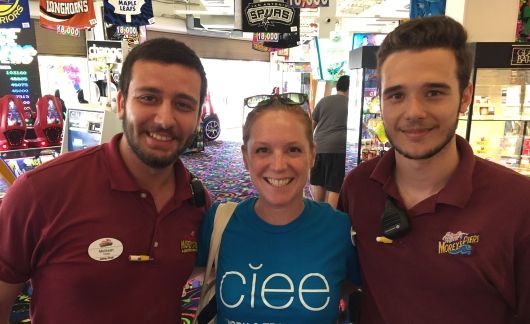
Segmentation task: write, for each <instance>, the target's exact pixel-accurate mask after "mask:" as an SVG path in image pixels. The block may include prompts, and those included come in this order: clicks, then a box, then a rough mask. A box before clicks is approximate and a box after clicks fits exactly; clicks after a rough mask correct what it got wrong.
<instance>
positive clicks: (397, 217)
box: [381, 197, 410, 239]
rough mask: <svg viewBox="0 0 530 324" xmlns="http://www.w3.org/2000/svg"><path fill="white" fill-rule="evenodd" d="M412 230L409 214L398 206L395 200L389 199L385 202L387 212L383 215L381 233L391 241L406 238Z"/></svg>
mask: <svg viewBox="0 0 530 324" xmlns="http://www.w3.org/2000/svg"><path fill="white" fill-rule="evenodd" d="M409 230H410V221H409V217H408V216H407V213H406V212H405V211H404V210H403V209H401V208H399V207H398V206H396V203H395V202H394V200H393V199H392V198H390V197H387V198H386V200H385V210H384V211H383V214H382V215H381V231H382V232H383V235H384V236H385V237H387V238H389V239H396V238H400V237H402V236H404V235H405V234H407V232H408V231H409Z"/></svg>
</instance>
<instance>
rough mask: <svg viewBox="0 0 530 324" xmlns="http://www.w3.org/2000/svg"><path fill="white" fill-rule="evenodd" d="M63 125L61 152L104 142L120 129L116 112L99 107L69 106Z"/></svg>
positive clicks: (119, 121)
mask: <svg viewBox="0 0 530 324" xmlns="http://www.w3.org/2000/svg"><path fill="white" fill-rule="evenodd" d="M65 125H66V126H65V127H64V131H63V142H62V146H61V153H65V152H71V151H77V150H81V149H84V148H87V147H91V146H95V145H99V144H102V143H106V142H108V141H110V139H111V138H112V136H114V135H115V134H117V133H119V132H121V131H122V126H121V120H119V119H118V116H116V113H113V112H111V111H108V110H104V109H101V108H93V109H91V108H69V109H68V110H67V112H66V122H65Z"/></svg>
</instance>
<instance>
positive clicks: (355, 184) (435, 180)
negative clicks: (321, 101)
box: [338, 16, 530, 324]
mask: <svg viewBox="0 0 530 324" xmlns="http://www.w3.org/2000/svg"><path fill="white" fill-rule="evenodd" d="M466 42H467V34H466V31H465V30H464V28H463V27H462V25H461V24H459V23H458V22H456V21H455V20H453V19H451V18H449V17H444V16H436V17H427V18H418V19H413V20H411V21H409V22H406V23H404V24H402V25H400V26H398V27H397V28H396V29H395V30H394V31H393V32H391V33H390V34H389V35H388V36H387V37H386V38H385V40H384V42H383V44H382V45H381V48H380V50H379V53H378V68H377V70H378V76H379V78H380V86H381V112H382V118H383V122H384V126H385V130H386V134H387V136H388V138H389V140H390V143H391V144H392V145H393V148H392V149H391V150H390V151H389V152H387V153H385V154H384V155H383V156H382V157H379V158H376V159H373V160H370V161H367V162H365V163H362V164H361V165H359V166H358V167H357V168H355V169H354V170H353V171H352V172H350V173H349V174H348V176H347V177H346V179H345V181H344V185H343V187H342V190H341V193H340V197H339V204H338V207H339V209H340V210H343V211H346V212H347V213H348V214H349V215H350V218H351V220H352V225H353V228H354V229H355V230H356V232H357V235H356V236H355V242H356V245H357V248H358V251H359V258H360V264H361V271H362V276H361V277H362V278H363V284H362V286H363V296H362V307H361V322H360V323H363V324H371V323H374V324H375V323H377V324H384V323H400V324H401V323H495V324H505V323H518V324H519V323H521V324H522V323H530V276H529V275H528V274H529V273H530V200H529V199H528V197H530V180H529V179H528V178H526V177H524V176H522V175H520V174H518V173H516V172H514V171H512V170H510V169H507V168H505V167H502V166H500V165H498V164H496V163H493V162H490V161H486V160H484V159H481V158H479V157H477V156H475V155H474V154H473V151H472V149H471V147H470V145H469V144H468V143H467V142H466V141H465V140H464V139H463V138H461V137H459V136H457V135H455V130H456V126H457V123H458V116H459V114H460V113H464V112H465V111H466V110H467V108H468V105H469V104H470V102H471V100H472V95H473V87H472V85H471V84H470V83H469V77H470V75H471V68H472V57H471V54H470V51H469V48H468V44H467V43H466Z"/></svg>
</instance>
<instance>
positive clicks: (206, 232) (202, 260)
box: [195, 203, 219, 267]
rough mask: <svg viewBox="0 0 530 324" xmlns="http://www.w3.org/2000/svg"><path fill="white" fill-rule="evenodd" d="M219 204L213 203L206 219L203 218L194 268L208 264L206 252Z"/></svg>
mask: <svg viewBox="0 0 530 324" xmlns="http://www.w3.org/2000/svg"><path fill="white" fill-rule="evenodd" d="M218 206H219V203H214V204H213V205H212V206H211V207H210V209H208V212H207V213H206V217H204V218H203V220H202V224H201V229H200V234H199V249H198V252H197V260H196V262H195V266H197V267H206V262H208V252H209V250H210V239H211V237H212V231H213V221H214V218H215V212H216V211H217V207H218Z"/></svg>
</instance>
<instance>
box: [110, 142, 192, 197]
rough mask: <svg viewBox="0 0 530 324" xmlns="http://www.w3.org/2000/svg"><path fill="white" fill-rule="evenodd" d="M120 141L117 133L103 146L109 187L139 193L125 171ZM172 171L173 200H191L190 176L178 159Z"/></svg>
mask: <svg viewBox="0 0 530 324" xmlns="http://www.w3.org/2000/svg"><path fill="white" fill-rule="evenodd" d="M122 139H123V133H119V134H116V135H114V137H112V139H111V140H110V142H109V143H106V144H103V148H104V151H105V157H106V159H105V162H106V163H107V168H108V170H109V179H110V186H111V188H112V189H114V190H119V191H141V190H142V188H141V187H140V186H139V185H138V183H137V182H136V180H135V179H134V177H133V176H132V174H131V173H130V172H129V169H127V166H126V165H125V162H124V161H123V158H122V156H121V154H120V151H119V143H120V140H122ZM174 170H175V198H176V199H177V200H180V201H182V200H186V199H189V198H191V188H190V180H191V175H190V173H189V172H188V170H187V169H186V167H185V166H184V164H183V163H182V161H181V160H180V159H178V160H177V161H176V162H175V163H174Z"/></svg>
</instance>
